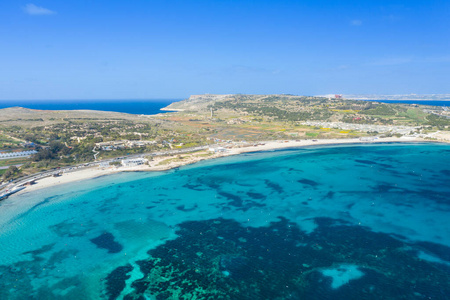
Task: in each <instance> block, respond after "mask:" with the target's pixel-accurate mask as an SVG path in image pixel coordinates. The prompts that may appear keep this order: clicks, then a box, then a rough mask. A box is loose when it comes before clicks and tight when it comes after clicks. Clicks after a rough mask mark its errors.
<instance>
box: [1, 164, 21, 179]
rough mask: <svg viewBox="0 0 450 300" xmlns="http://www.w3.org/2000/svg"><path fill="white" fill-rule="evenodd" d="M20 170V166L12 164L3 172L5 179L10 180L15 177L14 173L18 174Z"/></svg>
mask: <svg viewBox="0 0 450 300" xmlns="http://www.w3.org/2000/svg"><path fill="white" fill-rule="evenodd" d="M19 172H20V170H19V168H17V167H16V166H10V167H9V168H8V170H6V172H5V173H4V174H3V180H8V179H10V178H12V177H14V175H16V174H18V173H19Z"/></svg>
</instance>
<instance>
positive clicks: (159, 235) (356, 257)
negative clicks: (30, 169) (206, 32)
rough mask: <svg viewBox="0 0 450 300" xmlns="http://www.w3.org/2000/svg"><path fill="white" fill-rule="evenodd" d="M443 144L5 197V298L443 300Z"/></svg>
mask: <svg viewBox="0 0 450 300" xmlns="http://www.w3.org/2000/svg"><path fill="white" fill-rule="evenodd" d="M449 181H450V146H448V145H437V144H436V145H431V144H428V145H419V144H414V145H398V144H387V145H358V146H338V147H323V148H306V149H295V150H285V151H274V152H264V153H252V154H245V155H240V156H236V157H227V158H223V159H218V160H214V161H206V162H201V163H198V164H195V165H192V166H186V167H183V168H180V169H176V170H172V171H167V172H157V173H146V174H144V173H131V174H130V173H126V174H116V175H111V176H107V177H101V178H98V179H96V180H90V181H86V182H83V183H77V184H71V185H65V186H59V187H57V188H54V189H52V190H43V191H38V192H36V193H34V194H31V193H28V194H22V195H17V196H14V197H11V198H10V199H7V200H6V201H3V202H2V203H1V205H0V215H1V216H2V219H1V221H0V245H2V246H1V247H0V274H1V280H0V298H1V299H30V298H36V299H98V298H99V297H103V298H105V299H108V298H109V299H115V298H117V297H119V298H121V297H124V298H125V299H193V298H195V297H197V299H205V298H214V299H299V298H302V299H337V298H342V299H348V298H352V299H380V298H384V299H389V298H391V299H402V298H403V299H428V298H429V297H431V298H432V299H447V298H446V297H447V296H448V295H450V226H448V220H449V219H450V185H449V184H448V182H449Z"/></svg>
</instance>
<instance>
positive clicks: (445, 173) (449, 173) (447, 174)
mask: <svg viewBox="0 0 450 300" xmlns="http://www.w3.org/2000/svg"><path fill="white" fill-rule="evenodd" d="M440 173H441V174H444V175H446V176H450V170H441V171H440Z"/></svg>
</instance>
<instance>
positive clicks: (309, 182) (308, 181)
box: [297, 178, 319, 187]
mask: <svg viewBox="0 0 450 300" xmlns="http://www.w3.org/2000/svg"><path fill="white" fill-rule="evenodd" d="M297 182H299V183H301V184H303V185H309V186H311V187H316V186H318V185H319V183H318V182H316V181H314V180H311V179H306V178H303V179H300V180H297Z"/></svg>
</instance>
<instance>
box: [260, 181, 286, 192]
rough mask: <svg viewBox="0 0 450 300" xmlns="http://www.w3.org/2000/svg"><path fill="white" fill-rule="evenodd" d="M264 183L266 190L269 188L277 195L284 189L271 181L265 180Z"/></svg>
mask: <svg viewBox="0 0 450 300" xmlns="http://www.w3.org/2000/svg"><path fill="white" fill-rule="evenodd" d="M264 182H265V184H266V185H267V187H268V188H271V189H272V190H274V191H275V192H277V193H278V194H281V193H283V192H284V189H283V188H282V187H281V185H279V184H278V183H275V182H272V181H270V180H267V179H265V180H264Z"/></svg>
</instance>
